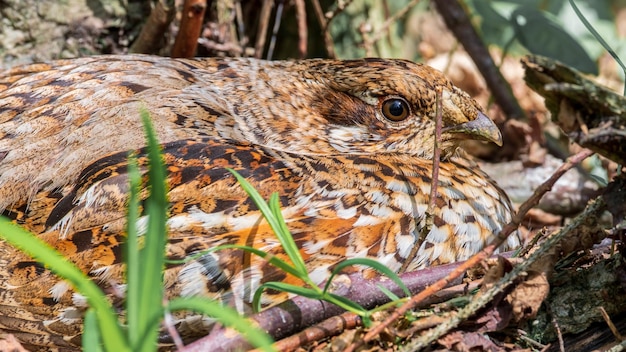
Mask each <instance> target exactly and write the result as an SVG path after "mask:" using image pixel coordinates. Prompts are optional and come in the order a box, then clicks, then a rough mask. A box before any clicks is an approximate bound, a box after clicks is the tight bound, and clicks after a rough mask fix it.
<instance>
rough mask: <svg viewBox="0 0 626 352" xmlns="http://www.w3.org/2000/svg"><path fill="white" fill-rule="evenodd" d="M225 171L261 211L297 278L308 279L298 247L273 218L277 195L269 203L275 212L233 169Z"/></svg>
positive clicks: (273, 195) (275, 218)
mask: <svg viewBox="0 0 626 352" xmlns="http://www.w3.org/2000/svg"><path fill="white" fill-rule="evenodd" d="M227 170H228V171H230V172H231V173H232V174H233V175H234V176H235V178H236V179H237V181H238V182H239V184H240V185H241V187H242V188H243V189H244V191H246V193H248V195H249V196H250V198H252V201H253V202H254V203H255V204H256V206H257V207H258V208H259V211H261V214H262V215H263V217H264V218H265V220H266V221H267V223H268V224H269V225H270V227H271V228H272V230H273V231H274V233H275V234H276V237H278V240H279V241H280V243H281V245H282V246H283V248H284V250H285V253H286V254H287V256H288V257H289V259H291V261H292V262H293V264H294V267H295V268H296V269H297V270H298V271H300V274H299V275H298V277H300V278H303V277H306V278H307V279H308V273H307V270H306V266H305V265H304V260H303V259H302V256H301V255H300V252H299V251H298V246H296V243H295V242H294V241H293V237H292V236H291V234H289V231H287V233H285V232H284V230H281V229H283V228H285V229H286V227H284V225H282V226H281V222H284V221H279V219H278V218H277V217H276V216H275V212H276V211H278V212H280V204H279V202H278V194H276V193H274V194H272V197H270V202H273V203H274V204H277V206H278V210H276V207H274V210H272V209H271V208H270V206H269V205H268V204H267V203H266V202H265V200H264V199H263V197H262V196H261V195H260V194H259V192H258V191H257V190H256V189H254V187H252V185H251V184H250V183H249V182H248V181H247V180H246V179H245V178H243V177H242V176H241V175H240V174H239V173H238V172H237V171H235V170H233V169H230V168H228V169H227ZM272 199H274V200H272ZM280 219H282V215H281V216H280Z"/></svg>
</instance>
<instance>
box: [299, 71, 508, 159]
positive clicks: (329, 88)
mask: <svg viewBox="0 0 626 352" xmlns="http://www.w3.org/2000/svg"><path fill="white" fill-rule="evenodd" d="M305 62H306V65H305V66H302V67H299V69H301V74H302V80H303V82H305V84H306V85H308V87H307V90H308V91H309V92H310V99H311V101H310V102H309V103H310V106H311V108H313V109H312V110H313V111H316V112H318V113H319V114H320V115H321V117H322V120H320V121H321V123H319V125H321V126H323V132H322V133H323V136H320V137H319V138H320V139H324V138H327V142H328V146H329V147H330V149H331V150H332V149H334V150H336V151H339V152H344V153H355V154H377V153H403V154H410V155H419V156H420V157H426V158H427V157H429V155H432V150H433V148H432V146H433V144H434V140H435V122H436V119H437V118H438V117H437V116H438V114H439V116H440V118H441V125H442V135H441V139H440V141H439V147H440V148H441V150H442V152H443V155H446V154H450V153H452V152H453V151H454V150H455V149H456V148H457V146H458V144H459V141H460V140H463V139H477V140H484V141H490V142H494V143H496V144H497V145H501V144H502V136H501V134H500V131H499V130H498V128H497V127H496V125H495V124H494V123H493V122H492V121H491V120H490V119H489V118H488V117H487V116H486V115H485V114H484V112H483V110H482V108H481V107H480V106H479V105H478V103H477V102H476V101H475V100H474V99H472V98H471V97H470V96H469V95H468V94H467V93H465V92H464V91H462V90H461V89H459V88H457V87H456V86H454V85H453V84H452V83H451V82H450V81H449V80H448V79H447V78H446V77H445V76H444V75H443V74H442V73H441V72H439V71H437V70H435V69H433V68H431V67H429V66H426V65H422V64H416V63H413V62H410V61H405V60H391V59H360V60H344V61H339V60H337V61H333V60H309V61H305ZM438 95H439V98H440V99H441V104H440V111H438V109H437V99H438ZM324 136H326V137H324ZM318 144H320V143H318Z"/></svg>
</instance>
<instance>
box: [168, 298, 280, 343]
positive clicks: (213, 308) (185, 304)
mask: <svg viewBox="0 0 626 352" xmlns="http://www.w3.org/2000/svg"><path fill="white" fill-rule="evenodd" d="M167 308H168V310H170V311H180V310H190V311H194V312H198V313H202V314H204V315H207V316H210V317H213V318H215V319H217V320H218V321H219V322H220V323H221V324H224V325H225V326H228V327H232V328H233V329H235V330H237V331H239V332H240V333H241V334H242V335H243V336H244V337H245V338H246V340H247V341H248V342H250V343H251V344H252V345H254V346H255V347H256V348H259V349H261V350H263V351H268V352H269V351H275V349H274V348H273V347H272V343H273V341H272V338H271V337H270V336H269V335H267V333H265V332H264V331H262V330H261V329H259V328H257V327H256V326H254V325H253V324H252V323H251V322H250V321H249V320H247V319H245V318H243V317H242V316H240V315H239V314H238V313H237V312H236V311H235V310H234V309H232V308H230V307H225V306H223V305H221V304H219V303H217V302H213V301H209V300H207V299H202V298H196V297H185V298H177V299H175V300H172V301H170V302H169V303H168V305H167Z"/></svg>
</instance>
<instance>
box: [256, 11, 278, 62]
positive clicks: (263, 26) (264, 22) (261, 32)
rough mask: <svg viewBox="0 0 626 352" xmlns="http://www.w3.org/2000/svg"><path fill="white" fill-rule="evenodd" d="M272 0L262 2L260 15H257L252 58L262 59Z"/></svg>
mask: <svg viewBox="0 0 626 352" xmlns="http://www.w3.org/2000/svg"><path fill="white" fill-rule="evenodd" d="M273 4H274V0H263V5H262V6H261V14H260V15H259V19H260V20H259V27H258V30H257V37H256V43H255V44H254V57H255V58H257V59H260V58H262V57H263V48H265V38H266V37H267V30H268V28H269V26H270V25H269V23H270V17H271V15H272V6H273Z"/></svg>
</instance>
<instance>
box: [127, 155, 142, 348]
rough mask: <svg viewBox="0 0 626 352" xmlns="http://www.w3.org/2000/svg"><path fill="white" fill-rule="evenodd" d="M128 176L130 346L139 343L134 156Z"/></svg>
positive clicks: (137, 178) (137, 185)
mask: <svg viewBox="0 0 626 352" xmlns="http://www.w3.org/2000/svg"><path fill="white" fill-rule="evenodd" d="M128 178H129V182H130V196H129V201H128V213H127V214H126V232H127V239H126V243H125V244H124V253H125V261H126V282H127V284H126V285H127V286H126V324H127V334H128V341H129V343H130V345H131V346H133V347H134V348H135V346H139V344H140V343H141V334H142V330H143V328H142V325H141V311H140V306H141V299H142V297H141V294H142V292H141V289H140V288H139V284H140V283H141V271H140V269H141V268H140V265H141V264H140V263H141V259H140V256H139V235H138V233H137V226H136V224H137V220H138V219H139V188H140V187H141V174H140V172H139V167H138V166H137V159H136V158H135V157H134V156H132V155H131V156H129V158H128Z"/></svg>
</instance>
